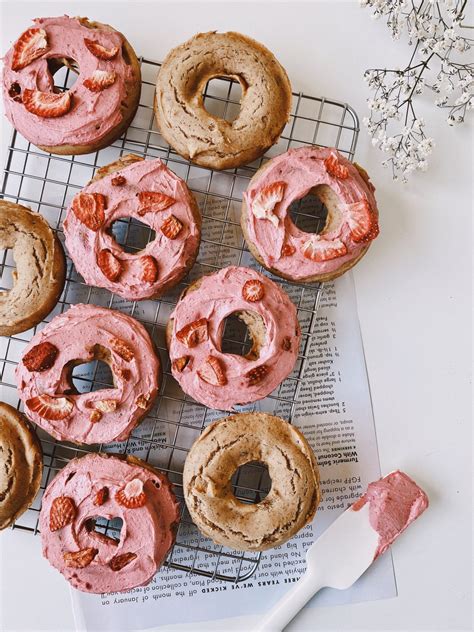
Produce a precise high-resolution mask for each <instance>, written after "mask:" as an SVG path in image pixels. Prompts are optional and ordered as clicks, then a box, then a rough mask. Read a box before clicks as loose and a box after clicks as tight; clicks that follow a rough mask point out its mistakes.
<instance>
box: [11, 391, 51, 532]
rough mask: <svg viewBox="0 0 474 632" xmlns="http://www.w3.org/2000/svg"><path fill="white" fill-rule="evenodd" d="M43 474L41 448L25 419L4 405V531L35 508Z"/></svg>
mask: <svg viewBox="0 0 474 632" xmlns="http://www.w3.org/2000/svg"><path fill="white" fill-rule="evenodd" d="M42 472H43V460H42V450H41V444H40V442H39V441H38V438H37V436H36V434H35V432H34V431H33V430H32V428H31V426H30V424H29V423H28V421H27V420H26V418H25V416H24V415H22V414H21V413H19V412H18V411H17V410H16V409H15V408H13V406H10V405H9V404H5V403H4V402H0V529H5V528H6V527H8V526H10V525H11V524H12V523H13V522H14V521H15V520H16V519H17V518H18V516H20V515H21V514H22V513H23V512H25V511H26V510H27V509H28V507H29V506H30V505H31V503H32V502H33V500H34V499H35V497H36V494H37V493H38V490H39V488H40V484H41V474H42Z"/></svg>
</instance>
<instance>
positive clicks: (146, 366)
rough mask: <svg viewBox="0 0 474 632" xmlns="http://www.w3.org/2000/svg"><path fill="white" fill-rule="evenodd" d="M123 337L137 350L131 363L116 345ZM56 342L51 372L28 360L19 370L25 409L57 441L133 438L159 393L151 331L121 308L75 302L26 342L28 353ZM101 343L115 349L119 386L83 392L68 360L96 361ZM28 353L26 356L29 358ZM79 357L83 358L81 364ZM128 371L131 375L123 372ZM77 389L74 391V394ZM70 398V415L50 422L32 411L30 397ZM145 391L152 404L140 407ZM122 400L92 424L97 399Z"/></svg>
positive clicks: (113, 367)
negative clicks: (30, 365) (72, 377)
mask: <svg viewBox="0 0 474 632" xmlns="http://www.w3.org/2000/svg"><path fill="white" fill-rule="evenodd" d="M114 338H119V339H120V340H123V341H124V342H125V343H126V344H127V345H128V346H129V347H130V349H131V350H132V351H133V355H134V357H133V358H132V359H131V360H129V361H127V360H125V359H124V358H123V357H121V356H120V355H119V354H118V353H117V352H116V351H114V350H113V348H112V346H111V340H113V339H114ZM46 341H48V342H50V343H52V344H53V345H55V346H56V347H57V349H58V350H59V353H58V356H57V358H56V360H55V362H54V364H53V366H52V367H51V368H50V369H48V370H46V371H41V372H38V371H32V372H31V371H29V370H28V369H27V368H26V367H25V365H24V364H23V362H20V363H19V364H18V366H17V369H16V379H17V384H18V392H19V395H20V398H21V399H22V400H23V402H25V413H26V414H27V416H28V417H29V418H30V419H31V421H33V422H35V423H36V424H38V426H40V427H41V428H43V429H44V430H46V431H47V432H49V434H50V435H52V436H53V437H56V439H60V440H66V441H74V442H78V443H86V444H92V443H107V442H110V441H122V440H124V439H126V438H127V437H128V435H129V434H130V432H131V431H132V429H133V428H134V426H135V425H136V424H137V423H138V421H139V420H140V419H141V418H142V417H143V416H144V415H146V413H147V412H148V410H149V409H150V408H151V406H152V404H153V401H154V399H155V397H156V395H157V393H158V377H159V371H160V363H159V359H158V358H157V356H156V354H155V352H154V349H153V344H152V341H151V339H150V336H149V335H148V333H147V331H146V329H145V328H144V327H143V325H142V324H141V323H139V322H138V321H137V320H135V319H134V318H131V317H130V316H127V315H126V314H122V313H121V312H118V311H115V310H111V309H106V308H103V307H97V306H95V305H81V304H79V305H74V306H72V307H71V308H70V309H69V310H68V311H67V312H65V313H64V314H60V315H58V316H56V317H55V318H53V320H52V321H51V322H50V323H49V324H48V325H46V327H45V328H44V329H42V330H41V331H40V332H38V333H37V334H36V335H35V336H34V337H33V338H32V340H31V341H30V343H29V344H28V345H27V346H26V348H25V350H24V354H26V353H27V352H28V351H29V350H30V349H32V348H33V347H35V346H36V345H38V344H39V343H42V342H46ZM95 345H101V347H103V348H104V349H105V350H108V351H109V352H110V368H111V370H112V373H113V375H114V382H115V388H112V389H100V390H97V391H93V392H91V393H82V394H78V393H76V392H75V389H73V385H72V382H71V380H70V378H69V373H70V371H69V370H67V369H65V367H66V365H67V364H68V363H72V362H75V363H76V364H78V363H79V364H81V363H84V362H90V361H92V360H93V359H94V353H93V351H94V346H95ZM23 357H24V356H23ZM78 361H79V362H78ZM123 371H125V377H124V375H122V372H123ZM71 389H72V392H71ZM44 393H46V394H48V395H50V396H57V397H64V396H66V397H67V398H68V400H70V401H72V402H73V409H72V412H71V414H70V416H68V417H67V418H66V419H61V420H55V421H53V420H48V419H45V418H43V417H40V415H39V414H38V413H37V412H34V411H32V410H30V408H29V407H28V403H27V402H28V400H30V399H32V398H34V397H36V396H39V395H42V394H44ZM140 395H144V396H145V397H146V398H147V400H146V402H147V403H146V406H144V407H140V406H139V405H138V404H137V398H138V397H139V396H140ZM111 399H112V400H116V402H117V407H116V409H115V410H114V411H113V412H104V413H103V414H102V417H101V419H100V421H98V422H95V423H92V422H91V419H90V417H91V413H92V411H93V410H94V409H95V402H98V401H103V400H111Z"/></svg>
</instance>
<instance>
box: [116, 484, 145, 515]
mask: <svg viewBox="0 0 474 632" xmlns="http://www.w3.org/2000/svg"><path fill="white" fill-rule="evenodd" d="M115 500H116V501H117V502H118V504H119V505H122V506H123V507H127V509H136V508H137V507H143V505H144V504H145V503H146V495H145V491H144V489H143V481H141V480H140V479H139V478H134V479H133V480H131V481H130V482H128V483H127V484H126V485H125V486H124V487H122V488H121V489H119V490H118V492H117V493H116V494H115Z"/></svg>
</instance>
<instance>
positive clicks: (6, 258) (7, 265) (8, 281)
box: [0, 248, 16, 294]
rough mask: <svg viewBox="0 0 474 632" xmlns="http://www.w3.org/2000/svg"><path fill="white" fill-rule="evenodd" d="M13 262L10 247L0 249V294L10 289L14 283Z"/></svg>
mask: <svg viewBox="0 0 474 632" xmlns="http://www.w3.org/2000/svg"><path fill="white" fill-rule="evenodd" d="M15 276H16V270H15V262H14V259H13V251H12V249H11V248H5V249H0V279H1V280H0V294H2V293H6V292H8V291H9V290H11V289H12V287H13V285H14V284H15Z"/></svg>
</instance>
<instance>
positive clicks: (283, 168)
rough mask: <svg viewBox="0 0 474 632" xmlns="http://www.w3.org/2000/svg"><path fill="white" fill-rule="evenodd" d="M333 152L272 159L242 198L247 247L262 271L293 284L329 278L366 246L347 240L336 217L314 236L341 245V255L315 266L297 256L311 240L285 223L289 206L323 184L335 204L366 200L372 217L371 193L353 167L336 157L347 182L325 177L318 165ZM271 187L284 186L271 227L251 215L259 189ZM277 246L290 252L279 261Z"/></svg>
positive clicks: (313, 150)
mask: <svg viewBox="0 0 474 632" xmlns="http://www.w3.org/2000/svg"><path fill="white" fill-rule="evenodd" d="M334 152H335V150H334V149H331V148H325V147H298V148H297V149H290V150H289V151H287V152H285V153H283V154H280V155H279V156H276V157H275V158H273V159H272V161H271V166H269V167H268V168H267V169H265V170H264V171H263V172H262V174H261V175H260V176H259V177H257V178H256V179H255V180H254V181H253V182H252V184H251V186H250V188H249V189H247V191H246V192H245V193H244V199H245V202H246V204H247V207H248V209H249V211H248V212H247V222H246V227H247V231H248V233H249V236H250V239H251V241H252V242H253V243H254V244H255V245H256V247H257V249H258V251H259V253H260V255H261V257H262V259H263V261H264V262H265V264H266V265H267V266H269V267H272V268H273V269H274V270H277V271H278V272H280V273H282V274H283V275H285V276H288V277H290V278H292V279H294V280H301V279H305V278H308V277H310V276H313V275H316V274H327V273H331V272H334V271H336V270H338V269H339V268H341V267H342V266H343V265H345V264H346V263H349V262H350V261H353V260H354V259H356V258H357V257H358V256H359V255H360V253H361V251H362V249H363V248H364V247H365V246H366V245H367V244H365V243H361V242H359V243H357V242H354V241H353V240H352V237H351V233H350V230H349V227H348V225H347V224H346V223H345V222H343V221H342V214H341V217H340V218H339V221H338V222H337V224H336V225H335V226H334V225H333V226H331V230H330V232H326V231H323V232H321V233H320V235H321V236H322V237H324V238H325V239H328V240H332V239H336V238H339V239H341V240H342V241H343V242H344V243H345V245H346V248H347V254H345V255H343V256H341V257H337V258H335V259H330V260H328V261H321V262H318V261H312V260H310V259H307V258H306V257H305V256H304V255H303V245H304V244H305V243H306V242H307V241H308V239H309V238H310V237H311V234H309V233H306V232H303V231H302V230H300V229H299V228H297V226H295V224H294V223H293V222H292V221H291V218H290V217H289V214H288V208H289V207H290V205H291V204H292V203H293V202H295V201H296V200H300V199H301V198H303V197H305V195H307V194H308V193H309V192H310V190H311V189H312V188H313V187H316V186H317V185H320V184H325V185H328V186H329V187H331V188H332V189H333V191H334V192H335V193H336V195H337V196H338V198H339V200H340V202H341V204H352V203H354V202H359V201H361V200H362V199H364V198H367V200H368V202H369V205H370V208H371V210H372V211H373V212H375V213H378V211H377V203H376V201H375V197H374V195H373V192H372V191H371V190H370V189H369V187H368V186H367V184H366V182H365V181H364V179H363V178H362V176H361V175H360V173H359V172H358V171H357V169H356V168H355V167H354V165H353V164H352V163H351V162H349V161H348V160H347V159H346V158H344V156H342V155H341V154H339V153H338V154H337V155H338V159H339V162H340V163H341V164H342V165H343V166H345V167H347V169H348V170H349V177H348V178H346V179H339V178H334V177H333V176H331V175H330V174H329V173H328V172H327V171H326V168H325V166H324V160H325V159H326V158H328V157H329V156H330V155H331V153H334ZM274 182H285V183H286V187H285V191H284V196H283V199H282V201H281V202H279V203H278V204H276V206H275V209H274V211H273V212H274V214H275V215H276V216H277V217H278V218H279V220H280V221H279V222H278V226H277V227H276V226H274V225H273V224H272V222H270V221H268V220H266V219H258V218H256V217H255V215H254V214H253V212H252V211H251V205H252V200H253V199H254V198H255V197H256V196H257V195H258V193H259V192H260V191H261V190H262V189H263V188H264V187H267V186H269V185H271V184H272V183H274ZM283 244H289V245H291V246H293V247H294V248H295V253H294V254H293V255H291V256H284V257H282V256H281V255H280V253H281V249H282V246H283Z"/></svg>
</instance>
